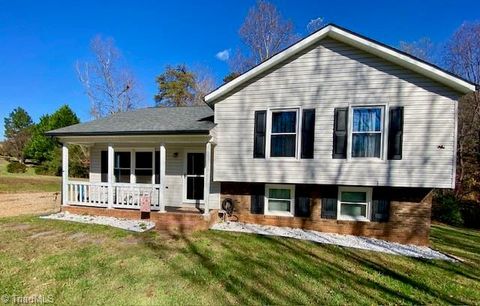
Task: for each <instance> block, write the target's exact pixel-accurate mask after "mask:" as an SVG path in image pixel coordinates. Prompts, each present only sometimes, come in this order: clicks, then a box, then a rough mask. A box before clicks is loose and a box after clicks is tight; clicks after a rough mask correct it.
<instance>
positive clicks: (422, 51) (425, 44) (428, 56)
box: [399, 37, 435, 62]
mask: <svg viewBox="0 0 480 306" xmlns="http://www.w3.org/2000/svg"><path fill="white" fill-rule="evenodd" d="M399 47H400V50H402V51H403V52H405V53H408V54H410V55H413V56H415V57H418V58H419V59H421V60H424V61H428V62H434V58H433V57H434V56H433V55H434V51H435V44H434V43H433V42H432V40H431V39H430V38H428V37H422V38H420V39H419V40H416V41H412V42H406V41H401V42H400V46H399Z"/></svg>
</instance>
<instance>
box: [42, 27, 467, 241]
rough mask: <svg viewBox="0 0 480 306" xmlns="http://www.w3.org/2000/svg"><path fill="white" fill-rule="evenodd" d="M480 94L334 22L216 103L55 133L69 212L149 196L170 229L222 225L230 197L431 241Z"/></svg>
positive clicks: (258, 217)
mask: <svg viewBox="0 0 480 306" xmlns="http://www.w3.org/2000/svg"><path fill="white" fill-rule="evenodd" d="M474 90H475V85H474V84H472V83H470V82H468V81H465V80H463V79H461V78H459V77H457V76H455V75H452V74H450V73H448V72H446V71H444V70H442V69H440V68H438V67H436V66H434V65H432V64H429V63H427V62H424V61H422V60H419V59H417V58H414V57H412V56H410V55H407V54H405V53H402V52H400V51H398V50H396V49H394V48H391V47H388V46H386V45H384V44H381V43H379V42H376V41H373V40H371V39H368V38H366V37H363V36H361V35H358V34H355V33H353V32H350V31H349V30H346V29H343V28H340V27H338V26H335V25H328V26H326V27H324V28H322V29H320V30H319V31H317V32H315V33H313V34H312V35H310V36H308V37H306V38H304V39H303V40H301V41H299V42H297V43H296V44H294V45H292V46H290V47H289V48H287V49H285V50H284V51H282V52H280V53H278V54H276V55H275V56H273V57H272V58H270V59H269V60H267V61H265V62H263V63H261V64H259V65H258V66H256V67H254V68H252V69H251V70H249V71H247V72H246V73H244V74H242V75H241V76H239V77H237V78H236V79H234V80H232V81H231V82H228V83H226V84H224V85H222V86H220V87H219V88H217V89H216V90H214V91H213V92H211V93H209V94H208V95H207V96H206V97H205V102H206V105H205V106H199V107H179V108H147V109H141V110H136V111H131V112H126V113H119V114H115V115H112V116H110V117H107V118H103V119H99V120H95V121H91V122H87V123H81V124H77V125H73V126H69V127H66V128H62V129H58V130H55V131H51V132H48V134H49V135H52V136H55V137H58V139H59V140H60V141H61V142H62V143H63V144H64V146H63V158H64V160H63V169H64V170H63V195H62V197H63V205H64V206H63V209H64V210H69V211H74V212H84V213H93V214H111V215H115V214H116V215H122V216H130V217H139V216H140V212H139V210H140V208H141V206H142V202H145V201H147V202H146V203H147V204H144V205H150V208H151V211H152V212H151V213H150V217H151V218H155V220H158V222H157V224H161V223H162V216H167V215H168V216H170V215H171V214H183V215H186V214H189V213H191V210H192V209H197V210H199V211H201V212H202V213H204V214H205V215H206V216H209V218H210V222H212V220H213V222H214V221H215V220H216V219H218V217H217V214H216V212H217V211H218V210H221V209H222V203H223V204H228V203H231V204H233V209H234V210H233V215H232V216H231V217H230V218H231V219H232V220H235V221H242V222H246V223H257V224H265V225H278V226H290V227H301V228H305V229H312V230H318V231H325V232H334V233H342V234H353V235H362V236H371V237H377V238H382V239H387V240H391V241H397V242H402V243H415V244H428V236H429V229H430V212H431V203H432V189H434V188H454V186H455V164H456V157H455V156H456V135H457V109H458V99H459V97H461V96H462V95H464V94H467V93H470V92H473V91H474ZM68 144H82V145H86V146H88V147H89V149H90V159H91V167H90V178H89V180H88V181H85V182H83V181H78V180H77V181H74V180H71V179H69V178H68V146H67V145H68ZM132 213H133V215H132ZM165 220H167V218H166V217H165ZM168 220H169V222H174V221H172V220H177V219H171V218H170V219H168ZM178 220H180V219H178ZM165 222H167V221H165Z"/></svg>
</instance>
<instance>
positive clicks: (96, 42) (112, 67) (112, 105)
mask: <svg viewBox="0 0 480 306" xmlns="http://www.w3.org/2000/svg"><path fill="white" fill-rule="evenodd" d="M90 49H91V52H92V53H93V60H91V61H90V62H84V63H80V62H77V64H76V70H77V75H78V78H79V80H80V82H81V83H82V84H83V87H84V89H85V92H86V94H87V96H88V98H89V100H90V104H91V105H90V113H91V115H92V116H93V117H94V118H100V117H105V116H108V115H110V114H114V113H118V112H125V111H128V110H131V109H134V108H136V107H137V106H138V105H139V103H140V101H141V98H140V95H139V93H138V85H137V82H136V79H135V77H134V76H133V74H132V72H131V71H130V70H129V69H128V68H127V66H126V64H125V61H124V59H123V57H122V55H121V52H120V50H119V49H118V48H117V47H116V46H115V43H114V41H113V39H112V38H106V39H104V38H102V37H101V36H96V37H94V38H93V39H92V40H91V42H90Z"/></svg>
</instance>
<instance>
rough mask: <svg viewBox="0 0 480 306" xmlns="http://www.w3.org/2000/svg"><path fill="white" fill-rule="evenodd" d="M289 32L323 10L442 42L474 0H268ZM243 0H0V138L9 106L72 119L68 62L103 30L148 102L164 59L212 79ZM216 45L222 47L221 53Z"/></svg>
mask: <svg viewBox="0 0 480 306" xmlns="http://www.w3.org/2000/svg"><path fill="white" fill-rule="evenodd" d="M272 2H273V3H274V4H275V5H276V6H277V7H278V8H279V10H280V11H281V13H282V15H283V16H284V17H287V18H290V19H291V20H292V21H293V22H294V24H295V27H296V32H298V33H300V34H302V35H303V34H305V32H306V25H307V23H308V22H309V21H310V20H312V19H315V18H317V17H323V18H325V21H327V22H334V23H336V24H338V25H340V26H343V27H346V28H349V29H351V30H352V31H355V32H358V33H361V34H363V35H366V36H369V37H371V38H373V39H376V40H379V41H381V42H383V43H386V44H389V45H392V46H397V45H398V42H399V41H401V40H405V41H412V40H416V39H419V38H421V37H424V36H428V37H430V38H431V39H432V40H433V41H434V42H437V43H442V42H444V41H445V40H446V39H447V38H448V37H449V36H450V35H451V34H452V33H453V31H454V30H455V29H456V28H457V27H458V26H459V25H460V24H461V23H462V22H463V21H473V20H478V19H480V14H479V12H480V1H478V0H477V1H440V0H437V1H431V0H428V1H418V0H417V1H370V2H368V3H363V2H365V1H351V2H349V1H320V0H316V1H300V0H297V1H289V0H273V1H272ZM254 3H255V1H254V0H248V1H247V0H246V1H198V0H197V1H194V0H183V1H142V0H136V1H98V0H97V1H90V0H83V1H56V2H54V1H33V0H32V1H21V0H14V1H12V0H8V1H4V0H0V118H2V121H1V122H0V123H1V127H0V139H2V137H3V118H4V117H6V116H7V115H8V113H9V112H10V111H11V110H12V109H13V108H15V107H17V106H22V107H23V108H25V109H26V110H27V111H28V112H29V113H30V114H31V116H32V117H33V119H34V120H35V121H37V120H38V118H39V117H40V116H41V115H42V114H45V113H51V112H53V111H54V110H56V109H57V108H58V107H59V106H60V105H62V104H69V105H70V106H71V107H72V108H73V110H74V111H75V112H76V113H77V114H78V115H79V116H80V118H81V120H82V121H87V120H89V119H90V116H89V112H88V109H89V103H88V100H87V98H86V96H85V95H84V93H83V89H82V87H81V84H80V83H79V82H78V80H77V78H76V74H75V69H74V64H75V62H76V61H77V60H78V59H86V58H88V54H89V49H88V48H89V41H90V39H91V38H92V37H93V36H95V35H96V34H101V35H104V36H111V37H113V38H114V39H115V41H116V44H117V46H118V47H119V48H120V49H121V50H122V52H123V55H124V56H125V58H126V60H127V62H128V64H129V66H130V67H131V68H132V70H133V71H134V73H135V75H136V76H137V79H138V80H139V82H140V84H141V86H142V88H141V90H142V93H143V95H144V97H145V101H144V104H145V105H153V95H154V93H155V91H156V85H155V76H157V75H158V74H159V73H161V72H162V71H163V69H164V68H165V66H166V65H167V64H182V63H183V64H187V65H189V66H196V67H208V68H209V70H210V71H211V72H212V73H213V75H214V76H215V78H216V80H217V83H220V82H221V80H222V78H223V76H224V75H226V74H227V73H228V66H227V64H226V63H225V62H224V61H221V60H219V59H218V58H217V57H216V54H217V53H218V52H221V51H223V50H228V49H233V50H235V48H237V46H239V44H240V41H239V38H238V28H239V27H240V25H241V24H242V21H243V19H244V18H245V15H246V13H247V11H248V9H249V7H251V6H252V5H253V4H254ZM225 54H226V53H223V56H225Z"/></svg>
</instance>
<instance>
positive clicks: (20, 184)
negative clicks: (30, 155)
mask: <svg viewBox="0 0 480 306" xmlns="http://www.w3.org/2000/svg"><path fill="white" fill-rule="evenodd" d="M7 164H8V162H7V161H6V160H5V159H3V158H0V193H14V192H15V193H17V192H56V191H60V182H61V178H60V177H56V176H46V175H36V174H35V172H34V169H33V168H31V167H29V168H27V172H26V173H8V172H7Z"/></svg>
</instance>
